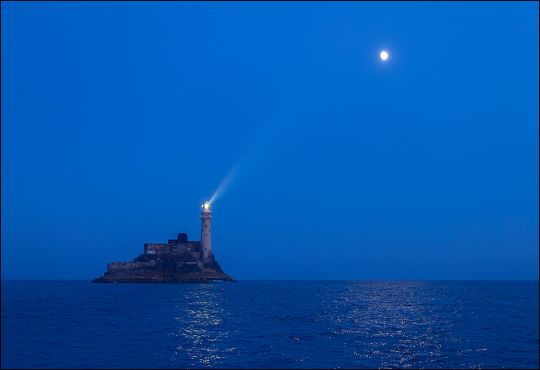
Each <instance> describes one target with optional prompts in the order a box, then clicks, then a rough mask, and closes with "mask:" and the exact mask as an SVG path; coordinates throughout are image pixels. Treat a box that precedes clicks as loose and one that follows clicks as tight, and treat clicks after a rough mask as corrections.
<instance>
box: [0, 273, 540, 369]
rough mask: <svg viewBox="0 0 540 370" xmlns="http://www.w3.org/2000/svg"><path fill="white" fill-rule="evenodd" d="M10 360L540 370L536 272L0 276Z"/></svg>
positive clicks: (80, 364) (61, 364) (5, 364)
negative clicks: (223, 278) (473, 277)
mask: <svg viewBox="0 0 540 370" xmlns="http://www.w3.org/2000/svg"><path fill="white" fill-rule="evenodd" d="M1 285H2V292H1V297H2V317H1V319H2V320H1V339H2V342H1V350H2V352H1V366H2V368H538V366H539V362H538V361H539V360H538V351H539V350H538V348H539V342H538V314H539V312H538V289H539V285H538V281H239V282H235V283H218V282H216V283H209V284H91V283H89V282H87V281H2V283H1Z"/></svg>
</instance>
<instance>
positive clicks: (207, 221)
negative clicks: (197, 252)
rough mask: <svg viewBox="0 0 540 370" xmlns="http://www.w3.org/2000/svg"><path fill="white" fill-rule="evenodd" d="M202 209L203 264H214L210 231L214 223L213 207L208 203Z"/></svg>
mask: <svg viewBox="0 0 540 370" xmlns="http://www.w3.org/2000/svg"><path fill="white" fill-rule="evenodd" d="M201 207H202V210H201V251H202V259H203V262H204V263H205V264H206V263H210V262H212V261H213V259H214V256H213V255H212V240H211V235H212V234H211V229H210V225H211V223H212V208H211V207H212V205H211V204H210V202H208V201H207V202H204V203H203V205H202V206H201Z"/></svg>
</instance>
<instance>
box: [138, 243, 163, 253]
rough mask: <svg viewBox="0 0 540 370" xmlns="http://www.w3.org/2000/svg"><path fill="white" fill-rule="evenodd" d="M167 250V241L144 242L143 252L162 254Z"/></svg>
mask: <svg viewBox="0 0 540 370" xmlns="http://www.w3.org/2000/svg"><path fill="white" fill-rule="evenodd" d="M168 251H169V245H168V244H167V243H144V253H145V254H162V253H166V252H168Z"/></svg>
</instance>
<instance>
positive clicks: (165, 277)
mask: <svg viewBox="0 0 540 370" xmlns="http://www.w3.org/2000/svg"><path fill="white" fill-rule="evenodd" d="M212 280H222V281H234V280H233V278H232V277H230V276H229V275H227V274H225V273H224V272H223V270H222V269H221V266H220V265H219V263H218V262H217V261H216V260H215V259H214V256H213V255H212V256H211V258H210V259H209V260H207V261H206V262H204V261H203V259H202V251H201V243H200V242H199V241H188V239H187V235H186V234H184V233H180V234H178V237H177V238H176V239H169V241H168V243H146V244H145V245H144V253H143V254H141V255H139V256H138V257H136V258H135V259H133V261H131V262H112V263H109V264H108V266H107V272H105V274H104V275H103V276H101V277H99V278H97V279H94V280H92V282H93V283H195V282H197V283H204V282H209V281H212Z"/></svg>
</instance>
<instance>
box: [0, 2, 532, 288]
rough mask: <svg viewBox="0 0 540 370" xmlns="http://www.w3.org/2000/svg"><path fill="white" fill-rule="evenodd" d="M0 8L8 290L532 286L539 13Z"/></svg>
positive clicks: (522, 7)
mask: <svg viewBox="0 0 540 370" xmlns="http://www.w3.org/2000/svg"><path fill="white" fill-rule="evenodd" d="M1 6H2V142H1V143H2V152H1V153H2V277H3V278H10V279H13V278H15V279H18V278H25V279H91V278H94V277H96V276H98V275H100V274H102V273H103V271H104V270H105V268H106V264H107V263H108V262H111V261H122V260H130V259H132V258H134V257H135V256H136V255H138V254H139V253H142V249H143V243H144V242H149V241H166V240H167V239H168V238H173V237H175V236H176V234H177V233H178V232H181V231H185V232H187V233H188V234H189V236H190V238H191V239H195V240H198V239H199V238H200V229H199V228H200V220H199V206H200V203H201V202H202V201H203V200H205V199H207V198H209V197H210V196H211V194H212V193H213V191H214V190H215V189H216V187H217V186H218V184H219V183H220V182H221V181H222V179H223V178H224V177H225V176H226V174H227V173H229V171H230V170H231V168H233V167H235V166H236V168H237V171H236V173H235V174H234V176H233V177H232V179H231V182H230V185H229V187H228V188H227V189H226V191H225V192H224V194H223V195H222V197H221V198H220V199H218V200H217V201H216V203H215V205H214V220H213V233H214V235H213V246H214V253H215V255H216V257H217V259H218V261H219V262H220V263H221V265H222V267H223V268H224V270H225V271H226V272H227V273H229V274H231V275H232V276H234V277H236V278H238V279H537V277H538V221H539V220H538V185H539V184H538V98H539V97H538V83H539V80H538V41H539V40H538V3H535V2H528V3H523V2H522V3H505V2H492V3H487V2H483V3H472V2H468V3H458V2H455V3H401V2H400V3H391V2H380V3H364V2H359V3H227V4H226V3H102V2H94V3H31V2H25V3H12V2H8V3H6V2H3V3H2V5H1ZM382 49H386V50H388V51H389V52H390V55H391V57H390V59H389V60H388V61H387V62H386V63H382V62H381V61H380V60H379V59H378V53H379V52H380V50H382Z"/></svg>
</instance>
